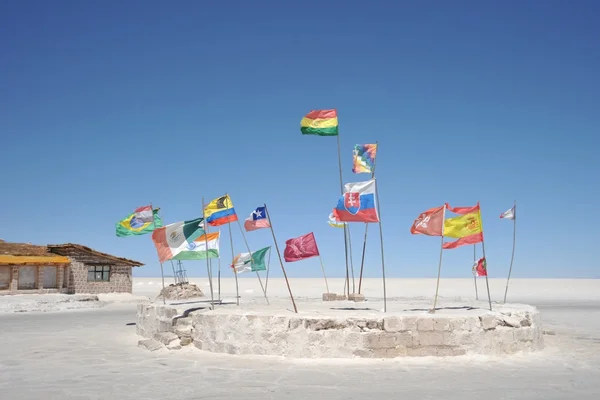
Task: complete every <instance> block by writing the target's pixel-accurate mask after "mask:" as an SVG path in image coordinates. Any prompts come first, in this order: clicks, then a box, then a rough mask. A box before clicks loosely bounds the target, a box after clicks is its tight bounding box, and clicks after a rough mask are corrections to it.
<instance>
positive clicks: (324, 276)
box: [319, 254, 350, 293]
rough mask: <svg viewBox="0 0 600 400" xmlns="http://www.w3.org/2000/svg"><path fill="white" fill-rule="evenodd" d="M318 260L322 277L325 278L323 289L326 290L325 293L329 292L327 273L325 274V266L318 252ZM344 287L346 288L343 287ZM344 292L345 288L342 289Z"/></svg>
mask: <svg viewBox="0 0 600 400" xmlns="http://www.w3.org/2000/svg"><path fill="white" fill-rule="evenodd" d="M319 261H320V262H321V270H322V271H323V278H325V289H326V290H327V293H329V285H328V284H327V275H325V266H324V265H323V258H321V255H320V254H319ZM344 289H346V288H345V287H344ZM348 292H350V290H348ZM344 293H345V290H344Z"/></svg>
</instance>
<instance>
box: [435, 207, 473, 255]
mask: <svg viewBox="0 0 600 400" xmlns="http://www.w3.org/2000/svg"><path fill="white" fill-rule="evenodd" d="M447 209H448V210H449V211H453V212H455V213H459V214H463V213H464V214H463V215H461V216H460V217H453V218H446V220H445V221H444V236H446V237H450V238H457V239H458V240H456V241H454V242H445V243H444V245H443V248H444V249H455V248H457V247H460V246H465V245H468V244H475V243H481V242H483V227H482V224H481V210H480V209H479V204H477V206H474V207H457V208H454V209H453V208H452V207H449V206H447Z"/></svg>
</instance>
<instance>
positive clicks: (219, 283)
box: [217, 230, 221, 304]
mask: <svg viewBox="0 0 600 400" xmlns="http://www.w3.org/2000/svg"><path fill="white" fill-rule="evenodd" d="M220 235H221V231H220V230H219V236H220ZM220 239H221V238H220V237H219V241H220ZM218 260H219V272H218V278H217V285H218V287H219V289H218V290H219V299H218V300H219V304H221V249H219V258H218Z"/></svg>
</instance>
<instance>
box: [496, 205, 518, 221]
mask: <svg viewBox="0 0 600 400" xmlns="http://www.w3.org/2000/svg"><path fill="white" fill-rule="evenodd" d="M515 211H516V210H515V207H512V208H511V209H510V210H506V211H504V212H503V213H502V214H500V218H503V219H515V218H516V217H517V214H516V213H515Z"/></svg>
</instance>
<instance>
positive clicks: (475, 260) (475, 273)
mask: <svg viewBox="0 0 600 400" xmlns="http://www.w3.org/2000/svg"><path fill="white" fill-rule="evenodd" d="M476 247H477V245H476V244H474V245H473V265H475V263H476V262H477V248H476ZM472 273H473V282H474V283H475V300H479V293H478V292H477V270H474V271H472Z"/></svg>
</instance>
